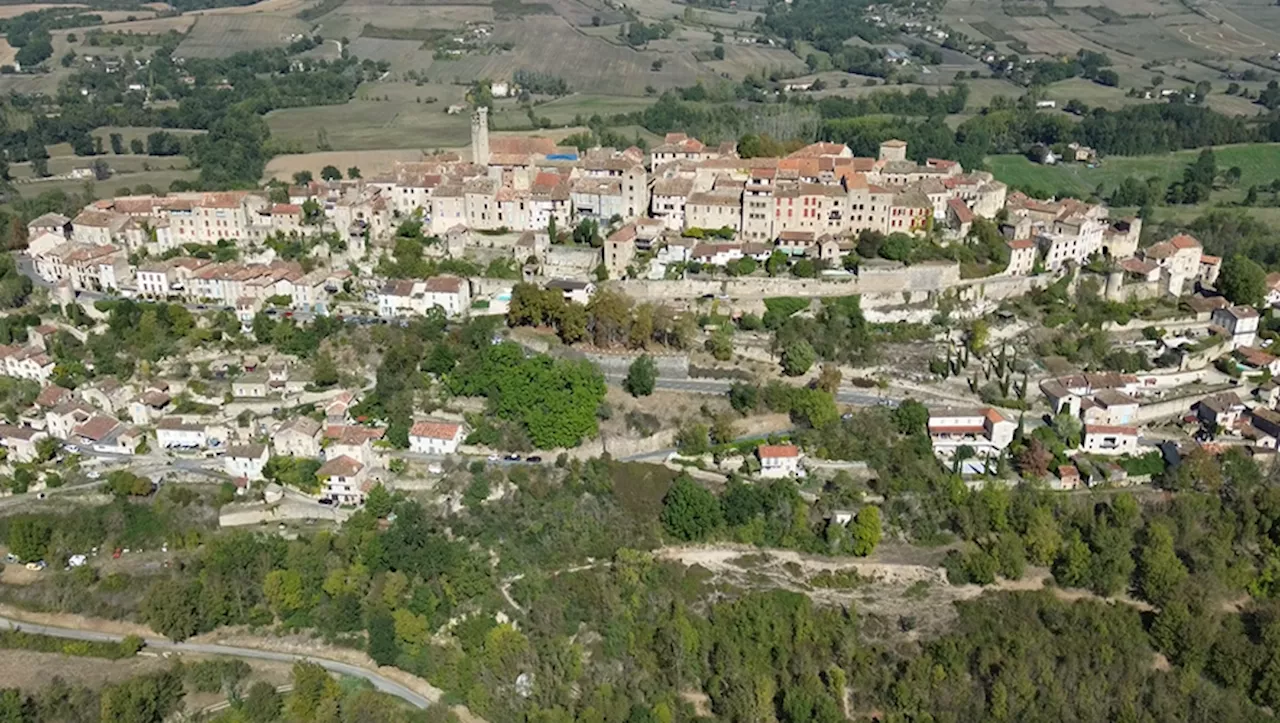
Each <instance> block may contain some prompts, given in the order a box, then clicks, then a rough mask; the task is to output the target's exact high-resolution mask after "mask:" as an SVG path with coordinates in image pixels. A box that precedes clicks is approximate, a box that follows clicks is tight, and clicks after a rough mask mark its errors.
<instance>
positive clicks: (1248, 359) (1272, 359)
mask: <svg viewBox="0 0 1280 723" xmlns="http://www.w3.org/2000/svg"><path fill="white" fill-rule="evenodd" d="M1235 357H1236V360H1237V361H1239V362H1240V363H1241V364H1243V365H1244V366H1246V367H1248V368H1250V369H1253V370H1254V371H1259V372H1269V373H1270V374H1271V375H1272V376H1275V375H1277V374H1280V359H1278V358H1276V356H1275V355H1274V354H1271V353H1269V352H1266V351H1263V350H1262V349H1259V348H1258V347H1256V346H1242V347H1240V348H1239V349H1236V351H1235Z"/></svg>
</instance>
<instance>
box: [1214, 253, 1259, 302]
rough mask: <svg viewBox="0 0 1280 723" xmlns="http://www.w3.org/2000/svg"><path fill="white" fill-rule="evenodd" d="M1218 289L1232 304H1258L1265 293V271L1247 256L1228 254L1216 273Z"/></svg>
mask: <svg viewBox="0 0 1280 723" xmlns="http://www.w3.org/2000/svg"><path fill="white" fill-rule="evenodd" d="M1218 290H1219V291H1221V292H1222V295H1223V296H1225V297H1227V299H1228V300H1229V301H1230V302H1231V303H1233V304H1247V305H1249V306H1258V305H1260V304H1261V303H1262V300H1263V298H1264V297H1265V296H1266V294H1267V272H1266V271H1265V270H1264V269H1263V268H1262V267H1261V266H1260V265H1258V263H1257V262H1256V261H1254V260H1253V259H1251V258H1249V257H1247V256H1244V255H1242V254H1234V255H1232V256H1228V257H1227V260H1226V261H1224V262H1223V263H1222V271H1221V272H1220V273H1219V274H1218Z"/></svg>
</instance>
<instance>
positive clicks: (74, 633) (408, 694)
mask: <svg viewBox="0 0 1280 723" xmlns="http://www.w3.org/2000/svg"><path fill="white" fill-rule="evenodd" d="M0 626H3V627H5V628H9V629H21V630H22V632H24V633H36V634H39V635H49V636H52V637H55V638H67V639H70V640H90V641H95V642H119V641H120V640H123V639H124V636H123V635H115V634H112V633H100V632H96V631H93V630H75V629H72V628H59V627H54V626H51V625H36V624H34V623H26V622H22V621H19V620H11V619H9V618H5V617H0ZM146 643H147V647H148V648H151V649H153V650H157V651H173V652H178V653H204V654H206V655H229V656H231V657H234V658H246V659H249V660H271V661H276V662H281V663H294V662H297V661H300V660H304V661H307V662H310V663H315V664H316V665H319V666H320V667H322V668H324V669H325V670H328V671H330V672H332V673H340V674H342V675H349V676H352V677H355V678H363V679H365V680H367V681H369V682H370V683H372V684H373V687H374V688H377V689H378V690H380V691H382V692H384V693H387V694H389V695H394V696H395V697H397V698H399V699H401V700H403V701H405V702H407V703H410V704H412V705H414V706H417V707H418V708H426V707H427V706H428V705H431V704H432V703H435V702H437V701H438V700H439V698H438V695H437V696H436V697H435V698H434V699H433V698H428V697H427V696H424V695H421V694H419V693H415V692H414V691H412V690H410V689H408V688H406V687H405V686H403V685H401V684H399V683H397V682H395V681H394V680H391V679H390V678H386V677H383V676H382V675H380V674H378V673H377V672H375V671H372V670H368V669H366V668H361V667H359V666H356V665H350V664H348V663H342V662H339V661H336V660H328V659H326V658H316V657H313V656H310V655H291V654H289V653H275V652H271V651H267V650H255V649H253V648H237V647H233V646H230V645H212V644H202V643H174V642H171V641H168V640H163V639H160V638H147V639H146Z"/></svg>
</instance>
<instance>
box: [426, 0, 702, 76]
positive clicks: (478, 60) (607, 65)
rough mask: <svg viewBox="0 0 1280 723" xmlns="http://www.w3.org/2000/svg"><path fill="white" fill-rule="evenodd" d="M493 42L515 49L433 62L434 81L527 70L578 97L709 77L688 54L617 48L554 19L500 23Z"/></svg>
mask: <svg viewBox="0 0 1280 723" xmlns="http://www.w3.org/2000/svg"><path fill="white" fill-rule="evenodd" d="M494 41H495V42H498V43H503V42H510V43H514V44H515V49H514V50H512V51H511V52H501V53H494V54H492V55H473V56H464V57H463V58H461V59H459V60H437V61H434V62H433V63H432V65H431V74H432V77H433V79H435V78H437V77H439V78H442V79H446V80H452V79H453V78H463V79H470V78H509V77H511V74H512V73H513V72H515V71H516V70H521V69H527V70H539V71H542V72H544V73H550V74H552V75H557V76H560V77H562V78H564V79H565V80H566V81H567V82H568V83H569V86H570V87H571V88H572V89H573V90H575V91H578V92H582V93H599V94H611V95H629V96H643V95H645V88H646V87H647V86H653V87H654V88H656V89H658V90H662V89H664V88H670V87H674V86H688V85H693V84H694V83H696V82H697V81H698V79H699V78H707V77H710V75H711V74H710V73H709V72H708V71H707V70H705V69H703V68H701V67H699V65H698V64H697V62H696V61H695V60H694V59H693V55H692V53H687V52H681V53H656V52H652V51H639V50H633V49H631V48H624V47H619V46H617V45H613V44H611V43H608V42H606V41H604V40H601V39H599V38H592V37H588V36H586V35H583V34H582V33H579V32H578V31H576V30H575V29H574V28H573V27H572V26H570V25H569V24H568V23H567V22H565V21H564V19H563V18H560V17H558V16H549V15H533V16H529V17H526V18H524V19H522V20H520V21H518V22H517V21H504V22H499V23H498V24H497V25H496V26H495V28H494ZM655 60H662V61H663V65H662V69H661V70H658V71H654V70H652V65H653V62H654V61H655Z"/></svg>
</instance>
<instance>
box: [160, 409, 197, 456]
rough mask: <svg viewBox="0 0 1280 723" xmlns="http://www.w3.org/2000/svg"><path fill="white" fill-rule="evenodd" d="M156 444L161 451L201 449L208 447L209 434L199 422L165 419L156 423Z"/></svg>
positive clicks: (177, 418) (178, 418)
mask: <svg viewBox="0 0 1280 723" xmlns="http://www.w3.org/2000/svg"><path fill="white" fill-rule="evenodd" d="M156 444H157V445H159V446H160V447H161V448H162V449H201V448H204V447H207V446H209V433H208V431H207V429H206V428H205V425H203V424H201V423H199V422H187V421H184V420H183V419H182V418H181V417H165V418H164V419H161V420H160V421H159V422H157V423H156Z"/></svg>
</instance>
